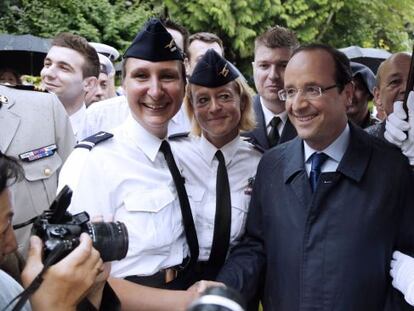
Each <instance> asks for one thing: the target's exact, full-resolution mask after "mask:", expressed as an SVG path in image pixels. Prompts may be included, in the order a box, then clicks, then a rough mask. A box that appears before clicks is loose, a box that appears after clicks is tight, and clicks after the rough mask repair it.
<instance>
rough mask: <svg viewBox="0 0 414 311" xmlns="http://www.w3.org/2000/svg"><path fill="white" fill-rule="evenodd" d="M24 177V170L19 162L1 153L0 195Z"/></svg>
mask: <svg viewBox="0 0 414 311" xmlns="http://www.w3.org/2000/svg"><path fill="white" fill-rule="evenodd" d="M23 176H24V171H23V168H22V167H21V166H20V164H19V163H18V162H17V160H16V159H15V158H12V157H9V156H6V155H5V154H3V153H2V152H1V151H0V193H2V192H3V191H4V190H5V189H6V188H7V187H8V186H10V185H12V184H14V183H16V182H18V181H20V180H21V179H22V178H23Z"/></svg>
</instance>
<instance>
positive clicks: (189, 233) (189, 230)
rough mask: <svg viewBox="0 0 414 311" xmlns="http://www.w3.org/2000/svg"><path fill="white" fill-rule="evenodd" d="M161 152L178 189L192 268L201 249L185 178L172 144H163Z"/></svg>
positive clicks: (165, 142) (164, 142)
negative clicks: (173, 152)
mask: <svg viewBox="0 0 414 311" xmlns="http://www.w3.org/2000/svg"><path fill="white" fill-rule="evenodd" d="M160 151H161V152H162V153H163V154H164V157H165V161H167V165H168V168H169V170H170V173H171V175H172V178H173V180H174V184H175V188H176V189H177V194H178V200H179V201H180V208H181V215H182V217H183V224H184V232H185V236H186V238H187V243H188V247H189V248H190V254H191V259H190V265H189V266H191V265H192V264H194V263H196V262H197V260H198V254H199V248H198V240H197V233H196V229H195V225H194V220H193V215H192V213H191V208H190V202H189V201H188V196H187V191H186V190H185V186H184V178H183V177H182V176H181V174H180V171H179V170H178V167H177V164H176V163H175V161H174V157H173V155H172V152H171V147H170V144H169V143H168V142H167V141H165V140H164V141H163V142H162V143H161V147H160Z"/></svg>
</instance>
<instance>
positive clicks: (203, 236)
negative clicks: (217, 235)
mask: <svg viewBox="0 0 414 311" xmlns="http://www.w3.org/2000/svg"><path fill="white" fill-rule="evenodd" d="M172 148H173V150H174V155H175V156H176V158H178V160H179V162H180V164H181V166H182V167H183V171H182V174H183V177H184V178H185V187H186V190H187V193H188V197H189V200H190V205H191V207H192V210H193V217H194V218H195V226H196V230H197V237H198V243H199V245H200V256H199V260H200V261H206V260H208V258H209V256H210V250H211V245H212V242H213V233H214V218H215V213H216V178H217V168H218V160H217V159H216V157H215V153H216V151H217V150H218V149H217V148H216V147H215V146H214V145H212V144H211V143H210V142H209V141H208V140H207V139H205V138H204V137H203V136H202V137H201V138H198V137H197V138H195V137H193V138H191V139H186V140H180V141H178V142H172ZM220 150H221V152H222V153H223V156H224V158H225V161H226V168H227V174H228V177H229V185H230V192H231V205H232V211H231V237H230V245H234V244H236V243H237V242H238V241H239V239H240V237H241V236H242V234H243V233H244V229H245V222H246V216H247V211H248V207H249V203H250V198H251V187H252V184H253V178H254V177H255V175H256V168H257V165H258V163H259V160H260V158H261V153H259V152H258V151H257V150H255V149H254V148H253V146H252V145H251V144H249V143H248V142H246V141H244V140H242V138H240V137H239V136H238V137H236V138H235V139H234V140H233V141H231V142H229V143H228V144H227V145H225V146H224V147H222V148H221V149H220Z"/></svg>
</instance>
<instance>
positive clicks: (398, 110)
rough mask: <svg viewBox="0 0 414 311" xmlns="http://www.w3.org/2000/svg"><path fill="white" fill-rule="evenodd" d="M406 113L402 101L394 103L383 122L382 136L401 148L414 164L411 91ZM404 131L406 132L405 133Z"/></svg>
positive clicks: (413, 113) (413, 94) (412, 95)
mask: <svg viewBox="0 0 414 311" xmlns="http://www.w3.org/2000/svg"><path fill="white" fill-rule="evenodd" d="M407 107H408V120H406V118H407V114H406V113H405V111H404V109H403V103H402V101H396V102H395V103H394V112H393V113H391V114H390V115H389V116H388V117H387V120H386V123H385V133H384V137H385V139H386V140H388V141H389V142H390V143H392V144H394V145H396V146H398V147H400V148H401V151H402V153H403V154H404V155H405V156H406V157H407V158H408V160H409V162H410V164H411V165H414V92H413V91H411V92H410V95H409V96H408V100H407ZM404 132H408V138H407V135H406V134H405V133H404Z"/></svg>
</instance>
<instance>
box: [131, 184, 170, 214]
mask: <svg viewBox="0 0 414 311" xmlns="http://www.w3.org/2000/svg"><path fill="white" fill-rule="evenodd" d="M174 199H175V196H174V194H173V193H172V192H171V190H170V189H169V188H168V187H162V188H158V189H153V190H143V191H137V192H132V193H129V194H128V195H127V197H126V198H125V199H124V203H125V209H126V210H128V211H131V212H149V213H157V212H159V211H160V210H162V209H163V208H164V207H166V206H167V205H169V204H170V203H172V202H173V201H174Z"/></svg>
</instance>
